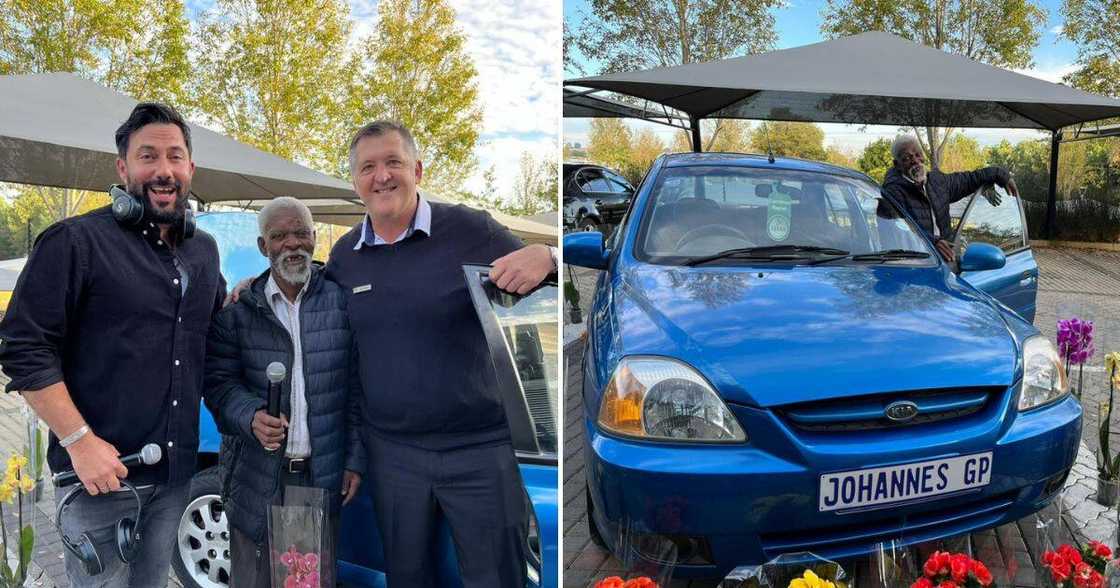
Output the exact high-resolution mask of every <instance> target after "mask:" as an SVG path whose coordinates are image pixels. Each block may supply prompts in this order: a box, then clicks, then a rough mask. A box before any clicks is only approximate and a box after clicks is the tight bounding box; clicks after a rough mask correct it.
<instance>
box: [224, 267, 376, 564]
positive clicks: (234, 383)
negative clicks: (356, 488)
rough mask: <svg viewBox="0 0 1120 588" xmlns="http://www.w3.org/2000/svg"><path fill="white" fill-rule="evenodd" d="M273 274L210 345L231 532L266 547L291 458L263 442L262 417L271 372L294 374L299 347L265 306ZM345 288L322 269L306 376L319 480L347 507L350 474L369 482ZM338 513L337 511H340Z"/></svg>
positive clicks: (311, 315)
mask: <svg viewBox="0 0 1120 588" xmlns="http://www.w3.org/2000/svg"><path fill="white" fill-rule="evenodd" d="M267 282H268V272H267V271H266V272H265V273H264V274H262V275H261V276H259V277H257V278H256V279H255V280H254V281H253V284H252V286H250V288H249V289H248V290H245V291H244V292H242V293H241V297H240V299H239V300H238V302H237V304H231V305H229V306H228V307H226V308H224V309H222V311H221V312H219V313H218V314H217V316H215V318H214V320H213V321H212V323H211V326H210V336H209V339H208V341H207V345H206V376H205V384H206V385H205V392H204V393H203V398H204V399H205V401H206V406H207V408H209V409H210V412H212V413H214V416H215V420H216V421H217V425H218V430H219V431H220V432H221V433H222V434H223V435H229V436H230V437H226V438H225V441H224V442H223V450H222V456H221V461H222V465H223V466H224V468H223V472H224V478H223V489H222V494H223V495H224V496H223V498H224V499H225V506H226V512H227V513H228V515H229V520H230V523H231V524H233V525H235V526H236V527H237V528H238V529H240V530H241V531H242V532H243V533H245V534H246V535H249V536H250V537H253V538H254V540H255V541H257V542H261V541H263V540H264V533H265V529H266V528H267V527H266V523H265V521H266V518H265V517H266V512H267V506H268V504H269V502H270V499H271V497H273V496H275V494H276V492H277V490H278V487H279V479H280V478H279V476H280V463H281V460H282V458H283V455H284V452H283V451H273V452H269V451H265V450H264V448H263V447H262V446H261V444H260V441H258V440H257V438H256V436H254V435H253V431H252V422H253V415H254V414H255V413H256V412H257V411H258V410H260V409H262V408H265V407H266V406H267V404H268V379H267V377H266V376H265V368H266V367H267V366H268V364H269V363H272V362H274V361H279V362H281V363H283V364H284V365H285V366H287V367H288V370H289V373H290V372H291V366H292V357H293V345H292V339H291V337H290V336H289V335H288V332H287V331H286V330H285V329H284V327H283V325H281V324H280V321H279V320H278V319H277V318H276V315H275V314H274V313H273V312H272V307H271V306H269V304H268V301H267V300H266V299H265V295H264V287H265V284H266V283H267ZM346 300H347V298H346V294H345V292H344V291H343V289H342V287H341V286H339V285H338V284H336V283H334V282H332V281H329V280H327V279H326V278H325V276H324V272H323V270H322V269H321V268H319V267H315V268H313V269H312V274H311V283H310V284H308V287H307V292H305V293H304V295H303V300H302V302H301V303H300V310H299V319H300V330H301V332H302V343H303V376H304V381H305V386H304V390H305V394H306V398H307V405H308V429H309V433H310V437H311V476H312V479H313V481H314V484H315V486H316V487H319V488H324V489H326V490H327V494H328V496H330V497H332V499H333V500H336V501H337V500H339V491H340V489H341V488H342V472H343V469H344V468H345V469H347V470H351V471H354V472H358V473H363V474H364V473H365V466H366V464H365V461H366V458H365V449H364V447H363V446H362V437H361V418H362V416H361V415H362V411H361V402H362V400H361V399H362V390H361V383H360V382H359V379H358V365H357V359H356V351H355V347H354V344H353V338H352V337H351V333H350V326H349V319H348V318H347V314H346ZM290 395H291V379H290V377H289V379H287V380H285V381H284V384H283V393H282V394H281V398H282V400H281V412H283V413H284V414H291V404H290V402H289V397H290ZM336 506H337V505H336Z"/></svg>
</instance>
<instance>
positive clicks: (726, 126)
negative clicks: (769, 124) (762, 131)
mask: <svg viewBox="0 0 1120 588" xmlns="http://www.w3.org/2000/svg"><path fill="white" fill-rule="evenodd" d="M750 131H751V125H750V123H748V122H747V121H745V120H737V119H731V118H716V119H710V118H709V119H703V120H701V121H700V149H701V150H702V151H704V152H705V153H707V152H711V151H721V152H726V153H750V152H751V133H750ZM671 151H672V152H673V153H687V152H689V151H692V133H691V132H689V131H680V132H678V133H675V134H674V135H673V146H672V149H671Z"/></svg>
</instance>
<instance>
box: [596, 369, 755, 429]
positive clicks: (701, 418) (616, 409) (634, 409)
mask: <svg viewBox="0 0 1120 588" xmlns="http://www.w3.org/2000/svg"><path fill="white" fill-rule="evenodd" d="M598 420H599V426H601V427H603V428H604V429H606V430H607V431H610V432H613V433H617V434H619V435H625V436H627V437H639V438H644V439H650V440H665V441H695V442H713V441H714V442H741V441H746V440H747V435H746V433H745V432H744V431H743V428H742V427H741V426H739V421H737V420H735V416H734V415H732V414H731V411H730V410H728V408H727V405H726V404H724V403H723V400H721V399H720V397H719V395H717V394H716V392H715V390H712V387H711V386H710V385H709V384H708V383H707V382H706V381H705V380H704V378H702V377H701V376H700V374H698V373H696V370H694V369H692V368H691V367H689V366H687V365H685V364H683V363H681V362H679V361H675V360H671V359H666V358H654V357H633V358H624V359H623V360H622V361H620V362H619V363H618V367H617V368H615V370H614V375H612V376H611V380H610V382H608V383H607V389H606V390H605V391H604V392H603V402H602V403H601V404H600V405H599V419H598Z"/></svg>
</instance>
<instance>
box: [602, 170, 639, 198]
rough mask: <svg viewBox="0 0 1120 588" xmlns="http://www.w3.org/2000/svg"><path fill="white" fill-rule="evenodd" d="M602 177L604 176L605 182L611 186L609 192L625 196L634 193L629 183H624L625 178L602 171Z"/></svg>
mask: <svg viewBox="0 0 1120 588" xmlns="http://www.w3.org/2000/svg"><path fill="white" fill-rule="evenodd" d="M603 175H604V176H606V178H607V180H608V181H609V182H610V184H611V192H618V193H619V194H625V193H627V192H633V191H634V188H633V186H631V185H630V182H627V181H626V178H624V177H622V176H620V175H618V174H616V173H614V172H611V171H604V172H603Z"/></svg>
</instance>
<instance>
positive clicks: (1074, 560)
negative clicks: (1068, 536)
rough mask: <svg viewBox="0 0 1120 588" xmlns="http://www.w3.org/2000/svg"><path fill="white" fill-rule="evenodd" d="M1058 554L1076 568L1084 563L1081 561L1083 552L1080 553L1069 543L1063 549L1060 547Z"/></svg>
mask: <svg viewBox="0 0 1120 588" xmlns="http://www.w3.org/2000/svg"><path fill="white" fill-rule="evenodd" d="M1058 553H1059V554H1060V555H1061V556H1062V558H1063V559H1065V560H1066V561H1067V562H1069V563H1070V565H1072V566H1076V565H1077V564H1079V563H1081V561H1082V560H1081V552H1080V551H1078V550H1077V549H1076V548H1075V547H1074V546H1072V545H1069V544H1068V543H1067V544H1063V545H1062V546H1061V547H1059V548H1058Z"/></svg>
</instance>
